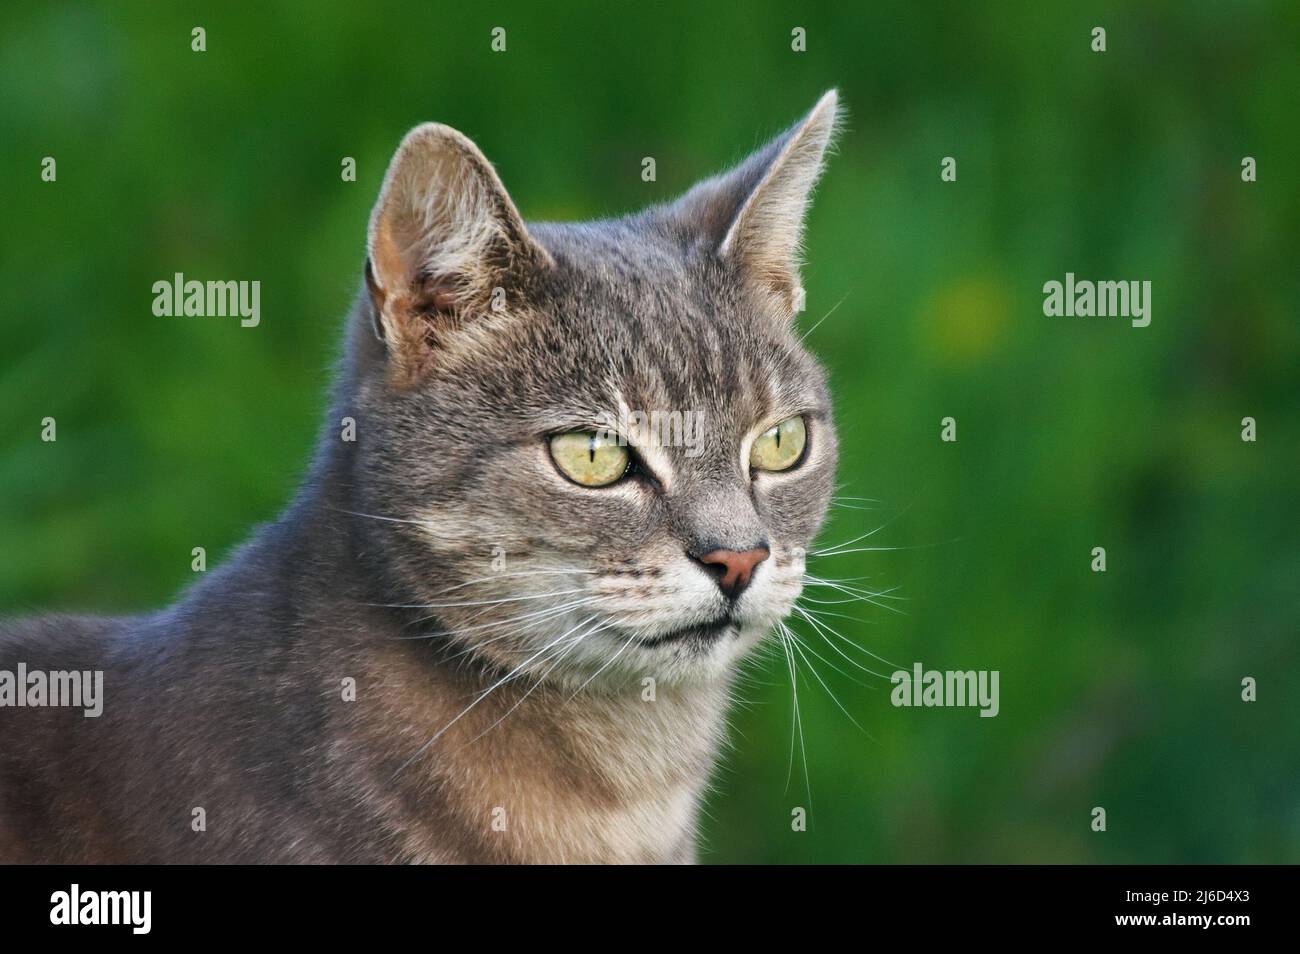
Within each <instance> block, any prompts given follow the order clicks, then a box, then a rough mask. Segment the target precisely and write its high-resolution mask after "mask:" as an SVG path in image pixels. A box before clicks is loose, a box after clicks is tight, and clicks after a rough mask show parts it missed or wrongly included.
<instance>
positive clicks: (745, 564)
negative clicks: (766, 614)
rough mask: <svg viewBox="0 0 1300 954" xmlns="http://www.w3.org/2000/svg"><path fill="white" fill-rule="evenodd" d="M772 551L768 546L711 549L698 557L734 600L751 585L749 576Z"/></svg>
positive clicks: (723, 590)
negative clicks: (743, 548) (745, 548)
mask: <svg viewBox="0 0 1300 954" xmlns="http://www.w3.org/2000/svg"><path fill="white" fill-rule="evenodd" d="M769 556H771V553H769V552H768V549H767V547H755V548H754V549H752V550H710V551H709V552H708V553H706V554H704V555H703V556H701V557H697V559H698V560H699V561H700V562H701V563H703V564H704V568H705V569H706V570H709V571H710V572H711V573H713V574H714V575H715V576H717V578H718V586H720V587H721V588H722V592H724V593H726V594H727V595H728V596H729V597H731V598H732V599H733V600H734V599H735V598H736V597H738V596H740V594H741V593H743V592H744V591H745V587H747V586H749V578H750V576H751V575H752V574H753V572H754V567H756V566H758V565H759V564H760V563H762V562H763V561H764V560H766V559H767V558H768V557H769Z"/></svg>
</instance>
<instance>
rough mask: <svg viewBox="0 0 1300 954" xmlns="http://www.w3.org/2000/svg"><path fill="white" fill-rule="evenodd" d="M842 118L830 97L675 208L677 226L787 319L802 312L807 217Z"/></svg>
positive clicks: (831, 94)
mask: <svg viewBox="0 0 1300 954" xmlns="http://www.w3.org/2000/svg"><path fill="white" fill-rule="evenodd" d="M839 112H840V110H839V96H838V94H837V93H836V91H835V90H833V89H832V90H830V91H829V92H827V93H826V94H825V95H823V96H822V98H821V99H820V100H818V102H817V105H816V106H814V107H813V108H812V111H811V112H809V113H808V115H807V116H805V117H804V118H803V119H801V120H800V121H799V122H797V123H795V124H794V125H793V126H792V127H790V129H788V130H786V132H785V133H783V134H782V135H780V136H778V137H777V138H776V139H774V140H772V141H771V142H769V143H768V144H767V145H766V146H764V147H763V148H762V149H760V150H758V152H756V153H754V154H753V155H751V156H750V157H749V158H748V159H746V160H745V161H744V162H742V163H741V164H740V165H739V166H737V167H736V168H735V169H733V170H731V171H730V172H726V173H723V174H722V175H720V176H716V177H714V178H712V179H708V180H706V181H704V182H701V183H700V184H699V185H697V186H695V188H693V189H692V190H691V191H690V192H688V193H687V194H686V195H685V196H683V197H682V198H681V200H679V201H678V202H677V204H676V205H675V206H674V212H675V218H676V219H677V221H678V223H679V224H681V225H684V226H685V227H687V228H689V229H690V230H691V231H693V232H694V233H695V235H696V236H699V237H702V238H703V240H704V241H705V242H706V243H708V244H709V245H710V246H711V247H712V251H713V252H714V253H715V254H716V255H717V256H718V257H719V258H721V259H722V260H724V261H727V262H731V263H734V264H736V265H737V266H738V267H739V268H740V269H741V270H742V271H743V273H744V274H745V275H746V276H747V277H748V278H749V279H750V280H751V281H754V282H756V283H758V284H759V286H760V287H762V288H763V289H764V290H766V291H768V292H770V293H772V294H774V295H775V296H776V297H777V298H778V300H779V301H780V302H781V303H782V305H784V306H785V307H787V308H788V309H789V310H790V312H791V313H794V312H796V311H798V310H799V309H800V308H802V300H803V294H802V286H801V284H800V281H799V265H800V251H801V247H802V243H803V230H804V217H805V215H806V214H807V211H808V204H809V201H810V199H811V197H812V191H813V187H814V186H815V185H816V184H817V179H818V177H819V176H820V175H821V171H822V166H823V163H824V160H825V156H826V150H827V148H828V147H829V146H830V144H831V142H832V140H833V139H834V137H835V132H836V129H837V117H838V115H839Z"/></svg>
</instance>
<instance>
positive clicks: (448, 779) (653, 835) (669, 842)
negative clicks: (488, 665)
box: [359, 647, 728, 862]
mask: <svg viewBox="0 0 1300 954" xmlns="http://www.w3.org/2000/svg"><path fill="white" fill-rule="evenodd" d="M385 656H386V657H387V658H377V659H376V660H375V663H376V672H375V675H376V676H378V675H379V674H380V673H382V676H383V679H384V685H385V691H384V694H383V698H382V699H380V700H378V705H377V706H376V710H377V717H376V718H375V719H374V720H373V722H372V724H371V725H369V726H364V727H360V729H359V731H360V732H361V734H362V735H363V736H369V737H370V738H371V740H372V741H373V744H376V745H381V746H383V747H384V748H385V750H386V752H387V753H388V757H387V759H386V760H385V764H384V768H385V770H387V769H388V768H391V766H392V765H393V764H394V763H397V765H398V767H397V769H396V771H395V772H394V773H393V775H392V776H391V782H392V784H393V785H395V786H396V787H398V788H399V789H401V790H403V791H404V792H405V793H406V796H407V797H405V798H403V799H402V800H401V803H400V805H399V806H398V807H397V814H398V815H399V816H401V822H400V823H399V824H400V827H401V828H402V829H403V830H404V831H406V832H407V838H406V843H405V845H404V848H405V850H406V851H407V852H408V853H409V854H410V855H411V856H412V857H413V858H417V859H419V860H487V859H490V860H496V861H533V862H569V861H586V862H620V861H621V862H666V861H690V860H693V854H694V843H695V825H696V820H697V817H698V809H699V799H700V797H701V794H702V792H703V790H704V788H705V786H706V785H707V783H708V780H709V776H710V774H711V771H712V768H713V763H714V758H715V756H716V753H717V749H718V746H719V744H720V742H721V738H722V734H723V731H724V728H725V711H726V706H727V701H728V688H727V686H725V685H723V684H721V683H711V684H705V685H693V686H689V687H682V686H659V687H656V689H655V691H654V692H653V693H650V692H648V691H646V690H643V689H641V688H640V687H639V686H638V687H637V688H629V689H625V690H621V691H613V690H609V689H601V690H598V691H597V690H592V689H591V688H590V687H589V688H587V689H584V690H582V691H580V692H577V693H574V692H573V690H572V688H571V687H562V686H559V685H552V684H548V683H546V682H542V683H536V682H532V681H528V680H523V681H513V680H512V681H507V682H501V681H500V678H499V676H497V674H496V671H495V670H480V669H477V668H475V667H473V666H470V667H468V668H465V667H457V666H450V665H447V666H444V665H441V664H435V665H434V666H432V667H430V666H429V665H428V664H427V663H425V662H422V661H419V660H418V658H416V657H414V656H412V655H411V654H409V653H403V652H402V650H401V647H398V648H396V649H394V650H393V651H392V652H391V653H385ZM371 733H377V734H375V735H371ZM429 812H432V817H430V815H429V814H428V813H429ZM449 833H454V838H452V839H451V840H450V842H449V840H448V834H449Z"/></svg>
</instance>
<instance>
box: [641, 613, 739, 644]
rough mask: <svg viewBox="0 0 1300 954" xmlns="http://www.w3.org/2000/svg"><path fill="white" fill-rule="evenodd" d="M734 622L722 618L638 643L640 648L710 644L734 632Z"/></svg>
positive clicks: (730, 619)
mask: <svg viewBox="0 0 1300 954" xmlns="http://www.w3.org/2000/svg"><path fill="white" fill-rule="evenodd" d="M735 628H736V621H735V620H734V619H732V618H731V617H730V616H724V617H722V618H721V619H719V620H715V621H714V622H712V623H700V624H697V625H695V626H684V627H682V628H681V629H674V630H672V631H671V632H667V633H663V634H662V635H660V636H651V637H649V638H646V639H641V640H639V642H640V643H641V645H642V646H662V645H664V644H666V643H695V644H699V645H705V644H708V643H712V642H714V641H715V640H717V639H719V638H721V637H722V636H723V635H725V634H726V633H728V632H729V631H734V630H735Z"/></svg>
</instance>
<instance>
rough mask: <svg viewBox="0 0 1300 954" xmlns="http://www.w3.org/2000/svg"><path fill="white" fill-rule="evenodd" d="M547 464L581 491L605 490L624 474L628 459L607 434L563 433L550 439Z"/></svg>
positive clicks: (629, 457) (616, 442) (591, 432)
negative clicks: (595, 488)
mask: <svg viewBox="0 0 1300 954" xmlns="http://www.w3.org/2000/svg"><path fill="white" fill-rule="evenodd" d="M550 445H551V460H553V461H555V466H556V467H557V468H559V471H560V473H562V474H563V475H564V476H565V477H568V478H569V479H570V480H571V481H573V482H574V483H575V484H581V485H582V486H583V487H608V486H609V485H610V484H612V483H614V482H615V481H616V480H618V479H619V478H621V477H622V476H623V475H624V474H626V473H627V469H628V465H629V464H630V463H631V455H630V454H629V453H628V450H627V448H626V447H623V446H621V445H620V444H619V443H618V440H617V439H616V438H615V437H614V436H612V435H608V434H598V433H597V432H596V431H566V432H565V433H563V434H554V435H552V436H551V440H550Z"/></svg>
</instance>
